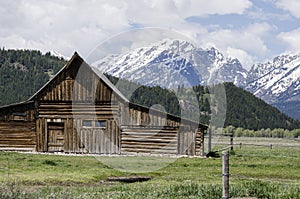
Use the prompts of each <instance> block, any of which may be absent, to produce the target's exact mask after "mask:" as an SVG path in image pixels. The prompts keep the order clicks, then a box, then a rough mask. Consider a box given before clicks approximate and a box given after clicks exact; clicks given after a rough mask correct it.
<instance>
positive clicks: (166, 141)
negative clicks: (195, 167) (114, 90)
mask: <svg viewBox="0 0 300 199" xmlns="http://www.w3.org/2000/svg"><path fill="white" fill-rule="evenodd" d="M203 130H204V129H201V128H198V124H195V123H193V122H188V121H186V120H181V118H179V117H177V116H173V115H169V114H165V113H163V112H160V111H155V110H152V111H151V113H150V111H149V109H148V108H145V107H142V106H139V105H136V104H132V103H129V104H121V153H122V154H138V153H148V154H155V153H156V154H167V155H187V156H195V155H197V156H200V155H203V154H202V148H203Z"/></svg>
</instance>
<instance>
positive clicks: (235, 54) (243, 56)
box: [226, 47, 256, 70]
mask: <svg viewBox="0 0 300 199" xmlns="http://www.w3.org/2000/svg"><path fill="white" fill-rule="evenodd" d="M226 53H227V54H228V56H230V57H232V58H238V60H239V61H240V62H241V64H242V65H243V66H244V67H245V68H246V69H247V70H249V69H250V67H251V66H252V65H253V64H254V63H255V61H256V60H255V58H254V57H253V56H251V55H250V54H249V53H247V52H246V51H244V50H242V49H237V48H231V47H228V48H227V50H226Z"/></svg>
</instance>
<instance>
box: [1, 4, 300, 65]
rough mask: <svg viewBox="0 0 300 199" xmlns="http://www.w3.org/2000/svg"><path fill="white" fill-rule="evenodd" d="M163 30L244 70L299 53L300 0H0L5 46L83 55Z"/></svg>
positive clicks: (3, 44)
mask: <svg viewBox="0 0 300 199" xmlns="http://www.w3.org/2000/svg"><path fill="white" fill-rule="evenodd" d="M148 27H155V28H165V29H170V30H174V31H178V32H180V33H182V34H185V35H187V36H188V37H190V38H193V39H194V40H196V41H197V43H198V44H199V47H201V48H203V49H206V48H210V47H215V48H217V49H219V50H220V51H221V52H222V53H223V54H224V55H226V56H230V57H234V58H238V59H239V60H240V62H241V63H242V64H243V66H244V67H245V68H246V69H249V68H250V67H251V66H252V65H253V64H254V63H259V62H266V61H268V60H272V59H273V58H274V57H275V56H278V55H280V54H286V53H297V52H300V0H106V1H104V0H13V1H7V0H0V46H1V47H4V48H5V49H11V48H13V49H38V50H41V51H42V52H47V51H57V52H59V53H61V54H63V55H65V56H66V57H71V56H72V54H73V53H74V52H75V51H77V52H78V53H79V54H80V55H81V56H82V57H83V58H85V57H87V56H88V55H89V53H90V52H91V51H92V50H93V49H94V48H96V47H97V46H98V45H99V44H100V43H101V42H103V41H105V40H107V39H109V38H111V37H113V36H114V35H118V34H120V33H122V32H124V31H130V30H134V29H137V28H148Z"/></svg>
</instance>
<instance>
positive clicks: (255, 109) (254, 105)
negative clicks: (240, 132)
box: [225, 83, 300, 130]
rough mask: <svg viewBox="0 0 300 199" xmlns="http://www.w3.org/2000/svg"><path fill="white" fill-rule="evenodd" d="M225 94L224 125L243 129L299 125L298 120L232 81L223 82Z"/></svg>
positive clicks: (289, 127)
mask: <svg viewBox="0 0 300 199" xmlns="http://www.w3.org/2000/svg"><path fill="white" fill-rule="evenodd" d="M225 89H226V96H227V114H226V122H225V125H226V126H228V125H233V126H235V127H242V128H245V129H254V130H257V129H262V128H264V129H266V128H271V129H274V128H284V129H294V128H299V127H300V122H299V121H298V120H295V119H293V118H291V117H288V116H287V115H285V114H283V113H281V112H280V111H279V110H278V109H276V108H274V107H273V106H270V105H269V104H267V103H266V102H264V101H263V100H261V99H259V98H257V97H255V96H254V95H253V94H252V93H250V92H247V91H245V90H243V89H242V88H239V87H236V86H235V85H234V84H233V83H225Z"/></svg>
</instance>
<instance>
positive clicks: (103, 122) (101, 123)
mask: <svg viewBox="0 0 300 199" xmlns="http://www.w3.org/2000/svg"><path fill="white" fill-rule="evenodd" d="M95 127H96V128H106V120H96V121H95Z"/></svg>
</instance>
